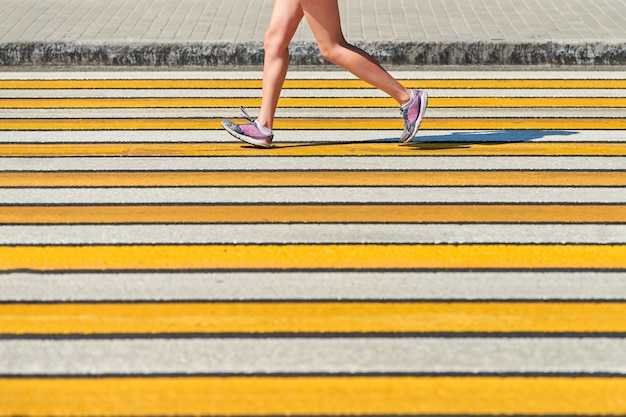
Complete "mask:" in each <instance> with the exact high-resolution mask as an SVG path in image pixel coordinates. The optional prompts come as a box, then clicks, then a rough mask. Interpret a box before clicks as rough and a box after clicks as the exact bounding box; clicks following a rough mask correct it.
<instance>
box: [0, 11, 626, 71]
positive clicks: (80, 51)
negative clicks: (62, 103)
mask: <svg viewBox="0 0 626 417" xmlns="http://www.w3.org/2000/svg"><path fill="white" fill-rule="evenodd" d="M339 2H340V7H341V12H342V19H343V24H344V31H345V35H346V38H347V39H348V40H349V41H350V42H352V43H355V44H357V45H359V46H361V47H363V48H364V49H366V50H367V51H368V52H370V53H372V54H373V55H374V56H375V57H376V58H377V59H379V60H380V61H381V62H382V63H383V64H385V65H466V64H472V65H484V64H497V65H537V64H538V65H553V64H554V65H560V64H573V65H626V0H596V1H591V0H462V1H461V0H339ZM272 4H273V1H272V0H230V1H225V0H109V1H106V2H103V1H100V0H0V8H1V9H2V11H3V12H2V14H1V15H0V64H1V65H3V66H14V65H71V66H76V65H97V66H109V65H122V66H125V65H131V66H133V65H141V66H155V65H156V66H164V65H167V66H203V67H225V66H233V65H239V66H256V65H261V64H262V55H263V47H262V39H263V33H264V31H265V29H266V27H267V23H268V21H269V16H270V13H271V9H272ZM294 41H295V42H294V45H293V47H292V63H293V64H294V65H323V64H324V63H325V62H324V60H323V59H322V58H321V57H320V55H319V53H318V51H317V47H316V45H315V42H314V40H313V37H312V35H311V33H310V31H309V29H308V26H307V25H306V24H303V25H301V28H300V29H299V31H298V33H297V34H296V36H295V39H294Z"/></svg>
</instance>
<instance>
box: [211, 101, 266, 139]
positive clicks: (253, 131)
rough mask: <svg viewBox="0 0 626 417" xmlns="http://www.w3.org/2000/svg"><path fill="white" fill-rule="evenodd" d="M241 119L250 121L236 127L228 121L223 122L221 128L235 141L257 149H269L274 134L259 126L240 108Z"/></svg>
mask: <svg viewBox="0 0 626 417" xmlns="http://www.w3.org/2000/svg"><path fill="white" fill-rule="evenodd" d="M240 109H241V113H242V114H243V117H244V118H245V119H247V120H249V121H250V123H247V124H244V125H238V124H235V123H232V122H231V121H229V120H224V121H223V122H222V126H223V127H224V129H226V131H227V132H228V133H230V134H231V135H233V136H234V137H236V138H237V139H239V140H241V141H244V142H246V143H249V144H250V145H254V146H256V147H259V148H270V147H271V146H272V139H274V134H273V133H272V131H271V130H270V129H268V128H266V127H264V126H261V125H259V124H258V123H257V122H256V121H255V120H254V119H253V118H252V117H250V115H249V114H248V112H247V111H246V109H244V108H243V107H240Z"/></svg>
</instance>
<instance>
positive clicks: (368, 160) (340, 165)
mask: <svg viewBox="0 0 626 417" xmlns="http://www.w3.org/2000/svg"><path fill="white" fill-rule="evenodd" d="M250 153H251V155H252V154H256V155H258V153H256V152H255V151H253V150H251V151H250ZM625 166H626V158H624V157H602V156H596V157H593V156H570V157H562V156H559V157H544V156H519V157H515V156H509V157H505V156H498V157H480V156H469V157H464V156H458V157H455V156H451V157H445V156H439V157H424V156H421V157H419V158H418V157H415V156H410V157H403V156H398V157H393V156H391V157H353V156H346V157H332V156H312V157H262V156H261V157H258V156H243V157H210V156H209V157H189V158H174V157H172V158H167V157H154V158H149V157H148V158H138V157H117V158H115V157H110V158H105V157H103V158H99V157H93V158H0V171H18V172H19V171H93V170H97V171H145V170H147V171H159V170H163V171H176V170H192V171H193V170H199V171H202V170H217V171H251V170H264V171H267V170H271V171H281V170H298V171H306V170H370V171H375V170H398V171H406V170H434V171H441V170H443V171H448V170H453V171H454V170H481V171H496V170H550V169H555V170H565V171H567V170H591V171H596V170H600V171H602V170H617V171H623V170H624V167H625Z"/></svg>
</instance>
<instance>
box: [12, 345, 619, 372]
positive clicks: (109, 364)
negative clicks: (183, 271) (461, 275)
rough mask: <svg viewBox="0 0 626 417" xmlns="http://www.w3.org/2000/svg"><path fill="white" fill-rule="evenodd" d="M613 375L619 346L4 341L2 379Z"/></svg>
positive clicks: (617, 360) (616, 370) (617, 370)
mask: <svg viewBox="0 0 626 417" xmlns="http://www.w3.org/2000/svg"><path fill="white" fill-rule="evenodd" d="M412 372H421V373H434V374H437V373H452V372H453V373H479V372H485V373H511V372H522V373H594V372H595V373H619V374H626V340H623V339H613V338H611V339H609V338H594V339H591V340H590V339H580V338H578V339H576V338H563V339H552V338H551V339H506V340H502V339H463V338H446V339H436V338H406V339H404V338H403V339H382V338H377V339H372V338H361V339H359V338H354V339H352V338H351V339H340V338H338V339H321V340H320V339H301V338H290V339H289V340H286V339H271V338H270V339H226V340H219V339H217V340H210V339H209V340H200V339H185V340H117V341H107V340H65V341H54V342H50V341H40V340H8V341H3V342H2V343H1V344H0V374H1V375H23V376H26V375H33V374H34V375H37V374H39V375H41V374H63V375H68V374H69V375H97V374H194V373H195V374H198V373H200V374H203V373H204V374H206V373H209V374H216V373H228V374H231V373H239V374H241V373H243V374H246V373H248V374H249V373H349V374H353V373H412Z"/></svg>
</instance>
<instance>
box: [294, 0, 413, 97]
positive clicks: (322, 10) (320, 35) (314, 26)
mask: <svg viewBox="0 0 626 417" xmlns="http://www.w3.org/2000/svg"><path fill="white" fill-rule="evenodd" d="M300 5H301V7H302V10H303V12H304V15H305V16H306V19H307V22H308V23H309V25H310V26H311V30H312V31H313V34H314V35H315V39H316V41H317V43H318V45H319V48H320V52H321V53H322V56H324V58H326V59H327V60H328V61H330V62H332V63H333V64H336V65H339V66H340V67H342V68H344V69H346V70H348V71H350V72H351V73H353V74H354V75H356V76H357V77H359V78H360V79H362V80H363V81H365V82H367V83H369V84H371V85H373V86H374V87H376V88H378V89H380V90H382V91H384V92H385V93H387V94H389V95H390V96H391V97H393V98H394V99H395V100H396V101H397V102H398V104H400V105H403V104H405V103H407V102H408V101H409V100H410V99H411V91H410V90H407V89H406V88H405V87H403V86H402V85H401V84H400V83H399V82H398V81H396V79H394V78H393V77H392V76H391V75H390V74H389V73H388V72H387V71H385V70H384V69H383V68H382V67H381V66H380V65H379V64H378V63H377V62H376V61H375V60H374V59H373V58H372V57H371V56H370V55H369V54H367V52H365V51H363V50H361V49H359V48H357V47H356V46H353V45H350V44H349V43H348V42H346V40H345V38H344V36H343V32H342V30H341V20H340V16H339V6H338V4H337V0H300Z"/></svg>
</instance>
